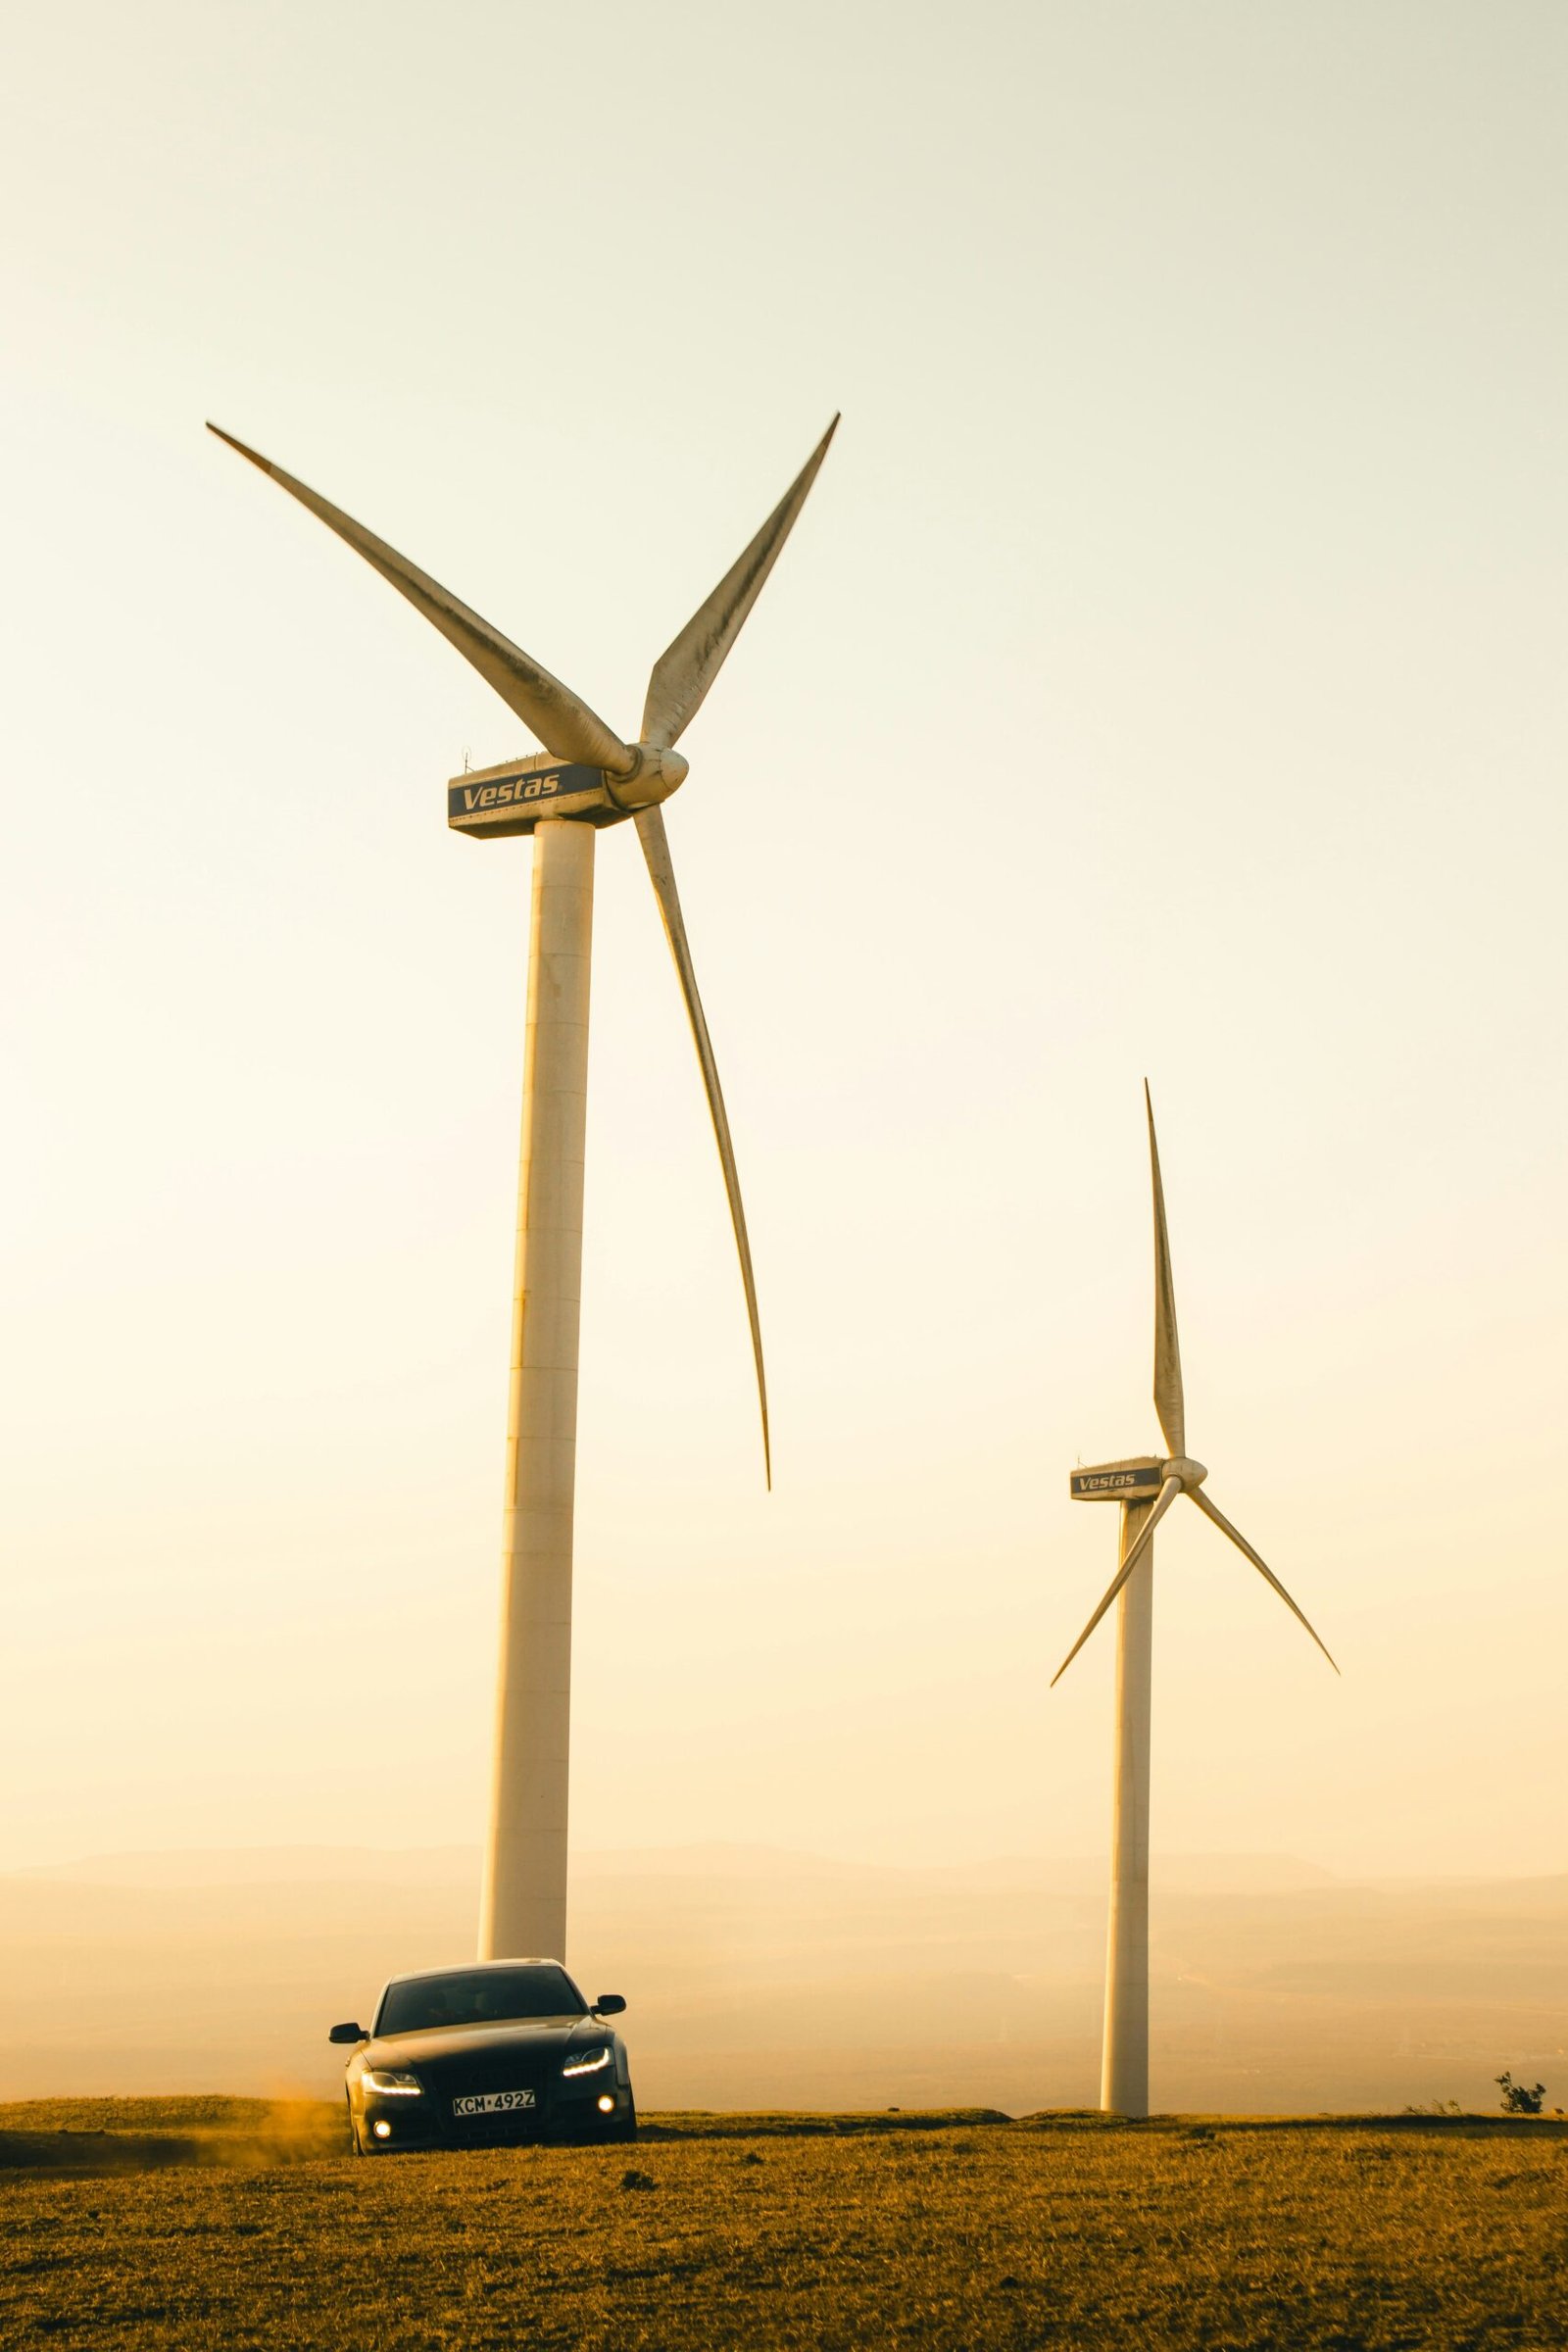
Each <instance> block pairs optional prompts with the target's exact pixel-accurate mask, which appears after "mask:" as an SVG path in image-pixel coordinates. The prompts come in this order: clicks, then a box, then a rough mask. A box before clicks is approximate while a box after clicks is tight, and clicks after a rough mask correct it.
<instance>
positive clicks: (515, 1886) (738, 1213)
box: [208, 417, 838, 1959]
mask: <svg viewBox="0 0 1568 2352" xmlns="http://www.w3.org/2000/svg"><path fill="white" fill-rule="evenodd" d="M837 425H838V418H837V417H834V419H833V422H832V423H831V424H830V425H829V426H828V428H827V431H826V432H825V433H824V434H823V436H822V438H821V440H820V441H819V442H818V443H817V446H816V448H815V449H814V450H813V451H812V453H811V456H810V457H809V459H808V461H807V463H806V465H805V466H804V467H803V468H802V470H801V472H800V473H799V474H798V475H797V476H796V479H795V480H794V482H793V483H792V484H791V485H790V488H789V489H788V490H787V491H786V492H785V494H784V496H783V498H782V499H781V500H780V501H779V503H778V505H777V506H776V507H775V508H774V510H773V512H772V514H771V515H769V516H768V518H767V520H766V521H765V522H764V523H763V525H762V527H761V529H760V531H759V532H758V534H757V536H756V538H755V539H754V540H753V541H752V543H751V545H750V546H749V547H748V548H747V549H746V552H745V553H744V555H742V556H741V558H740V560H739V562H738V563H736V564H734V565H733V566H732V567H731V569H730V570H729V571H727V572H726V573H725V575H724V577H723V579H721V580H720V582H719V584H718V586H717V587H716V588H715V589H714V590H713V593H712V595H711V597H710V598H709V599H708V601H707V603H706V604H704V605H702V606H700V607H699V608H698V610H697V612H696V613H693V615H692V617H691V619H690V620H689V621H688V622H687V623H686V626H685V627H684V628H683V629H682V630H681V632H680V634H679V636H678V637H676V638H675V640H674V642H673V643H672V644H671V645H670V646H668V647H667V648H666V650H665V651H664V652H663V653H662V655H661V656H660V658H659V660H658V662H656V663H655V664H654V670H653V675H652V677H651V678H650V680H649V684H648V697H647V701H646V703H645V705H644V708H643V721H642V732H641V734H640V736H639V737H638V740H637V741H636V742H635V743H633V744H628V743H623V742H622V741H621V739H620V737H619V736H618V735H617V734H616V733H615V732H614V730H613V728H612V727H609V726H607V725H606V723H605V721H604V720H603V719H602V718H600V717H599V716H598V715H597V713H596V712H594V711H591V710H590V709H589V707H588V705H587V704H586V703H585V702H583V701H582V700H581V698H580V697H579V696H578V695H575V694H573V693H572V691H571V689H570V687H569V686H564V685H563V684H562V682H561V680H560V679H559V678H555V677H552V676H551V674H550V672H549V670H547V669H544V668H542V667H541V666H540V664H539V663H538V662H535V661H534V660H533V659H532V657H531V656H530V655H528V654H525V653H523V652H522V651H521V650H520V649H519V648H518V647H517V646H515V645H514V644H513V643H512V641H511V639H510V638H507V637H504V636H503V635H502V634H501V632H500V630H499V629H494V628H492V627H491V625H490V623H489V622H488V621H486V620H482V619H481V618H480V617H479V615H478V613H474V612H472V611H470V609H469V608H468V607H467V606H466V605H465V604H462V603H460V601H459V600H458V598H457V597H455V596H452V595H450V594H449V593H448V591H447V590H446V589H445V588H442V587H440V586H439V585H438V583H437V582H436V581H434V580H432V579H431V578H430V577H429V575H428V573H426V572H423V571H420V570H419V569H418V567H417V565H416V564H411V563H409V561H408V560H407V558H406V557H404V556H400V555H399V554H398V553H397V551H396V549H394V548H391V547H388V546H387V544H386V542H385V541H384V540H381V539H377V538H376V537H375V535H374V533H373V532H371V531H368V530H367V529H366V528H365V527H364V525H363V524H362V523H358V522H355V521H354V520H353V519H352V517H351V516H349V515H345V514H343V513H342V511H341V510H340V509H339V508H337V507H334V506H331V505H329V504H328V502H327V501H326V500H325V499H324V498H320V497H318V495H317V493H316V492H315V491H314V490H309V489H307V488H306V486H305V484H304V483H303V482H299V481H296V480H295V479H294V477H293V475H292V474H288V473H285V472H284V471H283V470H282V468H281V466H273V465H270V463H269V462H268V460H267V459H266V458H263V457H260V456H258V454H257V452H256V451H255V450H254V449H247V447H246V446H245V444H244V442H243V441H236V440H235V439H234V438H233V436H232V434H229V433H225V432H222V431H221V429H220V427H219V426H217V425H216V424H214V425H210V426H209V427H208V429H209V431H211V432H214V433H217V434H218V437H219V439H220V440H221V441H226V442H227V443H228V446H229V447H230V449H234V450H237V451H238V452H239V454H240V456H241V457H242V458H248V459H249V460H250V462H251V464H252V465H253V466H260V467H261V469H262V471H263V472H264V473H268V474H270V475H271V477H272V479H273V481H274V482H277V483H280V484H281V486H282V487H283V489H285V490H287V491H288V492H289V493H290V495H291V496H292V497H294V498H297V499H298V500H299V502H300V504H301V505H302V506H305V507H308V508H309V509H310V511H311V513H312V514H313V515H319V518H320V519H321V521H322V522H324V523H325V524H326V525H327V527H328V528H329V529H330V530H333V531H335V532H336V533H337V535H338V537H339V538H340V539H343V540H345V541H346V542H347V543H348V545H349V546H350V547H352V548H353V549H355V551H356V552H357V553H358V554H359V555H361V556H363V557H364V558H365V560H366V562H367V563H368V564H372V565H373V566H374V568H375V569H376V570H377V571H378V572H379V573H380V574H381V577H382V578H383V579H384V580H387V581H389V582H390V583H391V585H392V586H393V587H394V588H396V589H397V591H398V593H399V594H400V595H401V596H404V597H407V599H408V601H409V603H410V604H411V605H413V606H414V607H415V609H416V611H417V612H419V613H423V615H424V617H425V619H426V620H428V621H430V622H431V623H432V624H433V625H434V626H435V627H436V628H438V629H439V630H440V631H441V634H442V636H443V637H445V638H446V639H447V640H448V642H449V643H450V644H451V645H453V646H455V647H456V648H457V650H458V652H459V653H460V654H462V656H463V657H464V659H465V661H466V662H470V663H471V664H472V666H473V667H474V668H475V669H476V670H477V671H478V672H479V675H480V676H481V677H482V678H483V679H484V680H485V681H486V683H487V684H488V685H490V686H493V687H494V689H495V691H496V693H497V694H498V695H499V696H500V697H501V700H502V701H503V702H504V703H505V704H506V705H507V708H508V709H509V710H510V711H515V713H516V715H517V716H518V717H519V718H520V719H521V720H522V721H523V722H524V724H525V725H526V726H528V727H529V728H531V730H532V732H533V733H534V734H535V735H536V736H537V737H538V739H539V741H540V742H541V743H542V744H544V745H545V746H546V754H547V756H546V757H544V758H540V759H533V758H530V759H523V760H508V761H505V762H503V764H502V765H500V766H499V767H487V768H477V769H473V770H471V771H469V772H466V773H465V774H464V775H461V776H455V777H453V778H452V780H451V782H450V784H449V786H448V788H447V822H448V824H449V825H451V826H452V827H453V828H454V829H455V830H457V831H458V832H462V833H468V834H471V835H473V836H474V837H475V838H477V839H480V840H498V839H504V838H507V837H509V836H511V835H515V834H520V833H531V834H532V835H533V836H534V865H533V909H532V924H531V930H530V935H529V947H528V1010H527V1046H526V1054H525V1061H524V1070H523V1108H522V1158H521V1171H520V1178H519V1185H518V1200H517V1245H516V1278H515V1289H514V1310H513V1341H512V1392H511V1402H510V1411H509V1415H508V1424H507V1479H506V1504H505V1514H504V1534H503V1558H502V1617H501V1675H500V1694H499V1702H498V1715H497V1730H496V1750H495V1778H494V1783H493V1793H492V1801H491V1812H490V1826H489V1838H488V1844H487V1848H486V1857H485V1874H484V1887H483V1892H482V1895H481V1900H480V1919H479V1956H480V1958H481V1959H498V1958H503V1957H516V1956H524V1955H526V1956H534V1955H538V1956H541V1957H549V1958H552V1959H564V1956H565V1946H566V1802H567V1744H568V1732H569V1722H570V1698H571V1562H572V1509H573V1499H574V1490H575V1479H576V1446H577V1335H578V1324H579V1319H580V1318H579V1309H580V1300H581V1281H582V1202H583V1146H584V1131H585V1124H586V1111H587V1078H588V996H589V958H590V951H591V946H592V935H593V877H594V835H595V833H596V831H597V830H598V828H599V827H600V826H603V825H615V824H619V823H620V822H622V820H623V819H624V818H626V817H630V818H631V819H632V821H633V823H634V824H635V825H636V828H637V833H638V837H639V839H640V841H641V843H642V849H643V856H644V858H646V860H647V864H648V872H649V876H650V878H651V880H652V882H653V886H654V894H655V896H656V898H657V899H658V901H659V909H660V913H661V914H662V917H663V924H664V932H665V936H666V938H667V939H668V941H669V946H670V953H671V954H672V956H674V959H675V970H676V973H677V975H678V977H679V981H680V988H681V994H682V996H683V998H684V999H685V1004H686V1013H687V1017H688V1019H689V1020H690V1023H691V1029H692V1036H693V1039H694V1040H695V1043H696V1047H697V1058H698V1061H699V1063H700V1065H701V1068H702V1074H703V1084H704V1086H705V1088H706V1090H707V1094H708V1107H709V1111H710V1114H711V1118H712V1122H713V1133H714V1136H715V1137H716V1139H717V1142H718V1154H719V1159H720V1161H721V1163H722V1165H723V1171H724V1186H725V1190H726V1192H727V1194H728V1197H729V1211H730V1220H731V1223H732V1224H733V1226H734V1230H735V1244H736V1248H737V1250H739V1252H740V1263H741V1280H742V1283H743V1284H744V1286H745V1291H746V1312H747V1316H748V1319H749V1321H750V1324H751V1334H752V1353H753V1357H754V1359H755V1362H756V1366H757V1390H758V1399H759V1403H760V1408H761V1416H762V1458H763V1468H764V1473H765V1475H766V1477H767V1480H768V1484H769V1485H771V1483H772V1464H771V1449H770V1442H769V1436H768V1423H767V1386H766V1381H765V1378H764V1374H763V1370H762V1334H761V1326H760V1322H759V1319H758V1312H757V1290H756V1285H755V1283H754V1281H753V1279H752V1253H751V1247H750V1244H749V1242H748V1240H747V1234H746V1217H745V1212H744V1210H743V1209H742V1206H741V1193H740V1180H739V1177H738V1175H737V1173H736V1168H735V1153H734V1150H733V1148H732V1146H731V1143H730V1132H729V1120H728V1117H727V1116H726V1114H725V1110H724V1098H723V1095H722V1094H721V1092H720V1091H719V1083H718V1068H717V1065H716V1063H715V1061H714V1059H713V1049H712V1044H711V1040H710V1038H709V1034H708V1022H707V1020H706V1018H705V1017H704V1013H703V1006H702V1000H701V999H700V997H699V996H698V993H697V978H696V974H695V972H694V970H693V968H692V957H691V949H690V947H689V946H688V944H687V939H686V926H685V923H684V921H683V919H682V916H681V908H680V900H679V897H678V896H677V893H676V889H675V869H674V867H673V865H672V864H671V862H670V854H669V842H668V839H667V837H666V835H665V832H664V818H663V813H662V809H661V808H660V806H659V804H660V803H661V802H662V801H664V800H667V799H668V797H669V795H670V794H671V793H672V792H674V791H675V790H676V788H677V787H678V786H679V785H680V784H681V783H683V782H684V780H685V777H686V773H687V763H686V761H685V760H684V759H682V757H681V755H680V754H679V752H677V751H676V750H675V749H674V746H675V743H676V741H677V740H678V738H679V737H680V736H681V735H682V734H683V733H684V731H685V729H686V728H687V727H688V726H689V725H690V723H691V721H692V720H693V719H694V718H695V717H696V715H697V712H698V711H699V710H700V709H701V707H702V703H703V699H704V697H705V696H706V695H707V693H708V691H709V688H710V687H711V685H712V683H713V680H714V679H715V678H716V677H717V675H718V673H719V670H720V669H721V667H722V666H723V663H724V662H725V660H726V658H727V656H728V654H729V651H730V648H731V647H732V646H733V644H734V642H735V639H736V637H737V636H738V635H739V633H740V629H741V624H742V623H743V622H744V620H745V618H746V616H747V614H748V613H750V611H751V609H752V607H753V605H754V604H755V603H756V601H757V598H758V596H759V594H760V590H761V588H762V584H763V582H764V581H765V580H766V578H767V575H768V573H769V572H770V571H771V570H772V568H773V564H774V563H775V562H776V560H777V558H778V554H779V551H780V549H781V548H782V547H783V545H784V542H785V540H786V539H787V538H788V537H789V534H790V532H791V530H792V529H793V528H794V525H795V521H796V518H797V516H798V515H799V514H800V512H801V509H802V507H803V506H804V505H805V503H806V498H807V493H808V492H809V489H810V487H811V484H812V482H813V481H814V480H815V479H816V474H817V469H818V467H819V466H821V463H822V460H823V459H824V457H825V456H826V455H827V449H828V443H829V442H830V441H831V440H832V438H833V434H834V431H835V429H836V427H837Z"/></svg>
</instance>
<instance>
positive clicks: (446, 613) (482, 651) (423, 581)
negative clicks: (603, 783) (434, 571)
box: [207, 424, 637, 775]
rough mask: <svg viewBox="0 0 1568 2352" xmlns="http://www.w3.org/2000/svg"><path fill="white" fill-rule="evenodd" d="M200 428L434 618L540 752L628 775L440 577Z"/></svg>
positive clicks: (533, 666) (565, 697) (547, 678)
mask: <svg viewBox="0 0 1568 2352" xmlns="http://www.w3.org/2000/svg"><path fill="white" fill-rule="evenodd" d="M207 430H208V431H209V432H210V433H216V434H217V435H218V438H219V440H220V441H226V442H227V443H228V446H229V448H230V449H234V450H237V451H238V452H239V454H240V456H241V457H242V458H248V459H249V460H250V462H251V464H252V465H253V466H260V468H261V470H262V472H263V473H270V475H271V477H272V479H273V481H274V482H277V483H279V484H280V485H281V486H282V488H283V489H285V490H286V491H287V492H288V493H289V495H290V497H291V498H297V499H298V500H299V502H300V505H301V506H302V507H309V509H310V511H311V513H312V514H313V515H319V517H320V519H321V521H322V522H324V523H325V524H326V526H327V529H328V530H331V531H335V532H336V533H337V535H338V537H339V538H340V539H342V540H344V541H346V542H347V544H348V545H349V546H350V547H352V548H353V549H354V551H355V553H356V554H357V555H361V556H363V557H364V558H365V561H366V562H367V564H373V565H374V567H375V569H376V570H377V571H378V572H379V573H380V574H381V577H382V579H383V580H389V581H390V582H391V584H392V586H393V587H394V588H395V589H396V590H397V592H398V594H399V595H400V596H406V597H407V598H408V600H409V603H410V604H411V605H413V606H414V608H415V610H416V612H418V613H423V614H424V617H425V619H426V620H428V621H431V622H433V623H434V625H435V627H436V628H438V629H439V630H440V632H441V634H442V636H443V637H444V638H445V639H446V640H447V643H448V644H449V645H454V646H456V647H457V649H458V652H459V653H460V654H461V655H462V656H463V658H464V660H465V661H466V662H471V663H472V665H473V667H474V668H475V669H476V670H477V671H478V672H479V675H480V677H481V678H483V679H484V681H485V684H486V685H487V686H493V687H494V688H495V691H496V692H497V694H499V695H500V697H501V700H502V701H503V702H504V703H505V704H506V706H507V708H508V710H509V711H515V712H516V714H517V716H518V717H519V718H520V719H521V720H522V722H523V724H524V725H525V726H527V727H531V728H532V729H533V732H534V733H535V735H537V736H538V738H539V741H540V742H541V743H542V744H543V745H544V747H545V749H546V751H547V752H554V753H555V754H556V756H557V758H558V759H561V760H580V761H581V763H582V764H583V766H585V767H599V768H608V769H609V770H610V772H611V773H612V774H613V775H629V774H630V772H631V770H632V769H633V768H634V767H635V766H636V764H637V757H636V754H635V753H634V752H631V751H629V750H628V749H627V747H626V745H625V744H623V743H622V742H621V740H620V737H619V736H618V735H617V734H616V733H615V732H614V730H613V728H612V727H607V726H606V724H605V722H604V720H603V719H602V718H601V717H600V716H599V715H598V713H597V712H596V711H590V710H589V708H588V705H587V704H586V703H585V702H583V701H582V700H581V699H580V697H578V696H577V695H575V694H573V693H572V691H571V688H570V687H569V686H564V685H563V684H562V682H561V680H560V679H559V678H555V677H552V676H551V674H550V672H549V670H548V669H543V668H541V666H540V664H539V663H538V662H535V661H533V660H532V659H531V658H530V656H528V655H527V654H525V653H523V652H522V650H521V648H520V647H518V646H515V645H514V644H513V642H512V640H511V638H510V637H503V636H502V634H501V631H500V630H499V629H493V628H492V627H491V625H490V623H489V622H488V621H487V620H481V619H480V617H479V615H478V613H474V612H472V611H470V610H469V608H468V606H466V604H463V603H462V602H461V601H460V600H459V599H458V598H457V597H455V596H453V595H451V594H449V592H448V591H447V590H446V589H445V588H443V587H442V586H441V585H440V583H439V581H436V580H432V579H431V577H430V575H429V573H428V572H425V571H421V570H420V569H419V567H418V565H417V564H411V563H410V562H409V561H408V559H407V557H406V556H400V555H399V554H398V552H397V549H396V548H394V547H388V546H387V544H386V541H385V540H384V539H377V537H376V536H375V533H374V532H373V531H368V530H367V529H366V528H365V525H364V524H363V523H359V522H356V521H355V520H354V518H353V516H352V515H345V514H344V513H343V511H342V509H341V508H339V507H334V506H332V505H331V504H329V502H328V501H327V500H326V499H324V498H319V497H318V496H317V494H316V492H315V491H314V490H309V489H307V488H306V486H305V484H304V483H303V482H297V481H296V480H295V479H294V476H293V475H292V474H291V473H285V472H284V471H283V468H282V466H274V465H272V464H271V462H270V460H269V459H267V458H264V457H261V456H260V455H259V454H258V453H257V451H255V450H254V449H247V448H246V446H245V443H244V442H243V441H236V440H235V438H234V436H233V434H232V433H225V432H224V431H223V429H222V427H221V425H217V424H209V425H208V427H207Z"/></svg>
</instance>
